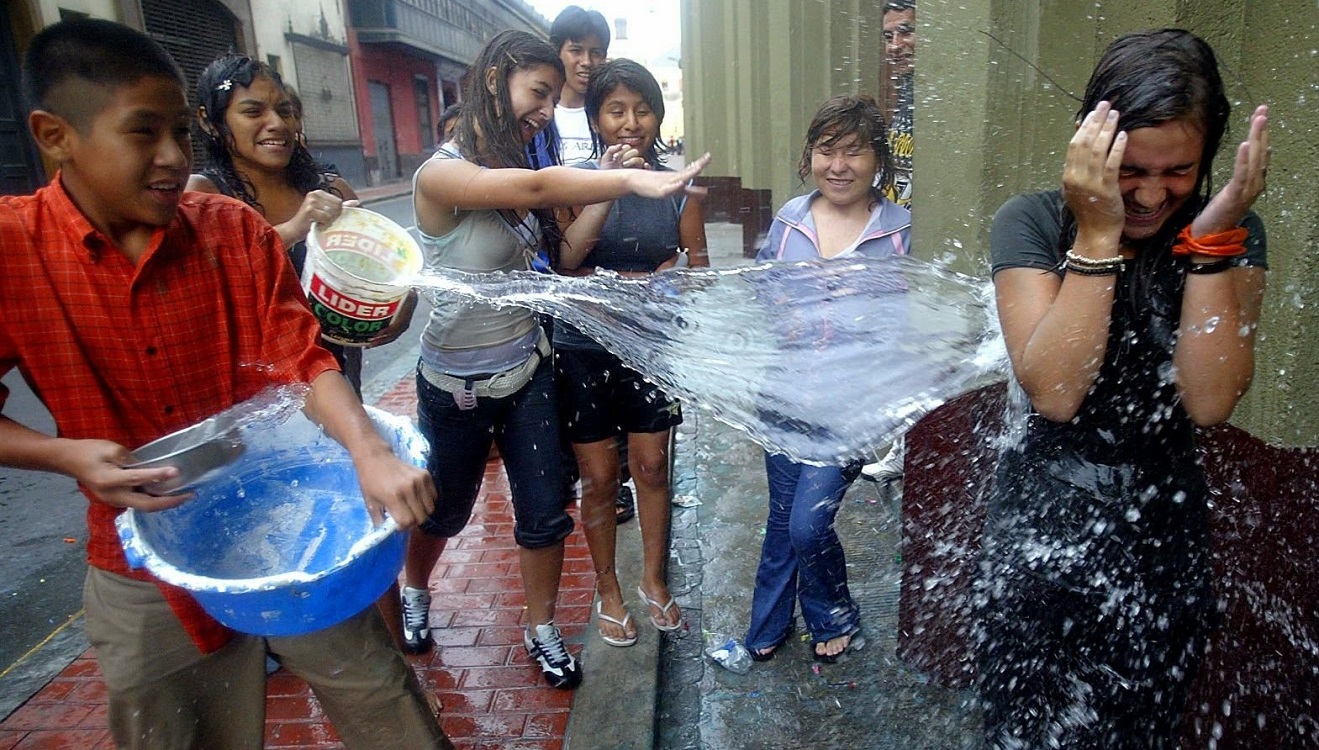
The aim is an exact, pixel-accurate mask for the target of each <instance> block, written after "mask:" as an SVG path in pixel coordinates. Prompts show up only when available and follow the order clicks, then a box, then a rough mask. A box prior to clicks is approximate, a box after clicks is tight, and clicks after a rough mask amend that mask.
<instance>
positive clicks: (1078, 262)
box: [1063, 250, 1126, 276]
mask: <svg viewBox="0 0 1319 750" xmlns="http://www.w3.org/2000/svg"><path fill="white" fill-rule="evenodd" d="M1066 258H1067V259H1066V260H1065V261H1064V262H1063V267H1064V268H1066V269H1067V271H1068V272H1069V273H1077V274H1080V275H1081V276H1112V275H1113V274H1116V273H1120V272H1121V271H1122V270H1123V269H1124V268H1125V267H1126V260H1125V259H1123V258H1122V256H1120V255H1119V256H1114V257H1112V258H1087V257H1085V256H1084V255H1080V254H1078V253H1075V252H1073V251H1071V250H1068V251H1067V256H1066Z"/></svg>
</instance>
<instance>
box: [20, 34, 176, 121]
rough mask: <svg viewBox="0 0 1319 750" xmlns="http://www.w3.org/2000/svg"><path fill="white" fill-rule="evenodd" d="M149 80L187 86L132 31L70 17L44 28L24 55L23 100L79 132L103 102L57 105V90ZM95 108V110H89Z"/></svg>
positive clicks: (158, 50) (165, 56)
mask: <svg viewBox="0 0 1319 750" xmlns="http://www.w3.org/2000/svg"><path fill="white" fill-rule="evenodd" d="M148 76H158V77H161V78H169V79H173V80H175V81H177V82H178V84H179V89H180V90H182V89H185V88H186V86H187V84H186V83H185V81H184V78H183V71H182V70H180V69H179V66H178V64H177V63H175V62H174V58H172V57H170V55H169V53H168V52H166V51H165V48H164V47H162V46H160V44H158V43H157V42H156V41H154V40H153V39H151V38H150V37H148V36H147V35H146V34H143V33H142V32H140V31H137V30H136V29H131V28H129V27H127V26H124V25H123V24H118V23H115V22H113V21H106V20H102V19H99V18H74V19H69V20H67V21H60V22H59V23H56V24H52V25H51V26H47V27H46V28H44V29H42V30H41V31H40V32H39V33H38V34H37V35H36V36H34V37H32V43H31V44H30V45H28V49H27V52H26V54H24V56H23V95H24V97H25V98H26V100H27V104H28V107H29V108H31V109H41V110H45V111H47V112H51V113H52V114H55V115H58V116H60V117H62V118H64V119H65V120H67V121H69V123H70V124H72V125H73V126H74V127H75V128H77V129H79V130H81V129H83V128H84V127H85V126H86V125H88V124H89V123H90V122H91V121H92V119H93V118H94V117H95V115H96V113H97V112H98V111H99V106H100V104H101V103H102V101H103V100H102V99H100V98H97V99H94V100H93V101H90V102H88V101H86V100H85V98H84V101H80V102H73V101H61V99H62V97H60V96H59V95H58V93H59V89H60V87H61V86H63V85H64V84H66V83H68V82H69V81H70V80H71V79H81V80H83V81H87V82H89V83H94V84H96V85H97V86H98V87H101V88H102V89H113V88H116V87H119V86H127V85H130V84H134V83H137V82H138V81H140V80H142V79H143V78H146V77H148ZM93 106H95V107H96V108H95V109H93V108H92V107H93Z"/></svg>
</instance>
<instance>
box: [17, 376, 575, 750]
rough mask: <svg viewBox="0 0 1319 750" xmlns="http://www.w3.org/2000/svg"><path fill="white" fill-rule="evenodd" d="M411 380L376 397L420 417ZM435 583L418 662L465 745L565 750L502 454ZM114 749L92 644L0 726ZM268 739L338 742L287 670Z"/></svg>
mask: <svg viewBox="0 0 1319 750" xmlns="http://www.w3.org/2000/svg"><path fill="white" fill-rule="evenodd" d="M414 388H415V385H414V379H413V378H412V377H411V376H409V377H406V378H404V379H402V380H400V381H399V382H398V384H396V385H395V386H394V388H393V389H391V390H390V391H389V392H388V393H386V394H385V395H384V396H382V397H381V398H380V399H379V400H377V401H376V404H375V405H376V406H378V407H380V408H381V409H384V410H386V411H389V412H393V413H395V414H403V415H407V416H413V415H414V414H415V412H416V393H415V390H414ZM573 514H574V520H577V521H578V529H577V530H576V531H575V532H574V533H573V535H572V536H571V537H569V538H568V541H567V549H566V552H565V558H566V559H565V562H564V574H563V579H562V584H561V589H560V594H559V607H558V612H557V616H556V618H555V619H556V622H557V623H558V624H559V626H560V628H561V629H562V631H563V635H564V639H565V640H566V641H567V642H568V643H569V644H570V645H571V646H572V649H573V651H574V652H575V653H578V654H580V652H581V647H580V644H581V643H582V640H583V632H584V630H585V627H586V625H587V623H588V622H589V621H590V607H591V601H592V597H593V595H594V590H595V574H594V571H593V568H592V566H591V558H590V555H589V553H588V552H587V549H586V541H585V537H584V536H583V535H582V533H581V529H580V519H579V518H577V517H576V515H577V511H576V509H574V510H573ZM431 591H432V592H433V593H434V594H435V596H434V601H433V604H432V610H431V618H432V619H431V626H432V628H436V630H434V631H433V633H434V636H435V641H436V644H437V645H438V648H437V649H435V650H434V651H432V652H431V653H429V654H426V655H424V656H416V657H409V660H410V661H411V662H412V664H413V666H414V667H415V668H416V669H417V672H418V674H419V675H420V676H421V678H422V682H423V684H428V685H430V686H431V687H432V688H433V689H434V690H436V692H437V693H438V694H439V695H440V697H441V699H442V700H443V701H444V712H443V714H441V720H442V723H443V725H444V730H445V731H446V732H448V734H449V736H450V737H451V738H452V739H453V741H454V744H455V745H457V746H458V748H459V750H496V749H501V750H505V749H506V750H558V749H560V748H562V747H563V744H564V733H565V731H566V730H567V727H568V712H569V710H570V709H571V707H572V698H573V693H572V692H568V691H561V690H554V689H551V688H549V687H546V686H545V684H544V682H543V681H542V680H541V676H540V670H539V668H537V666H536V665H535V663H534V662H532V661H531V659H529V658H528V657H527V654H526V651H525V649H523V647H522V627H523V625H524V624H525V618H524V614H523V612H524V597H523V595H522V580H521V578H520V576H519V574H518V564H517V547H516V546H515V545H514V543H513V511H512V505H511V503H510V502H509V497H508V478H507V477H506V476H505V474H504V470H503V465H502V464H500V463H499V461H497V460H495V461H491V462H490V463H489V464H488V465H487V466H486V474H485V483H484V485H483V487H482V490H481V497H480V498H479V499H478V500H477V505H476V510H475V512H474V513H473V515H472V520H471V523H469V524H468V525H467V528H466V529H464V530H463V532H462V534H460V535H459V536H458V537H456V538H455V539H453V540H451V541H450V543H449V546H448V548H447V549H446V550H445V551H444V554H443V556H441V557H440V561H439V564H438V565H436V568H435V572H434V574H433V575H432V577H431ZM586 666H587V669H588V671H589V665H586ZM587 679H590V676H589V674H588V676H587ZM113 747H114V745H113V743H112V742H111V741H110V733H109V730H108V729H107V726H106V693H105V685H104V684H103V682H102V681H101V678H100V672H99V671H98V669H97V667H96V661H95V658H94V655H93V653H92V652H91V650H88V651H87V652H86V653H84V654H83V655H82V657H81V658H79V659H77V660H75V661H74V662H73V663H72V664H70V665H69V666H68V667H67V668H65V669H64V671H62V672H61V673H60V674H59V675H58V676H57V677H56V678H55V679H53V680H51V682H50V683H49V684H47V685H46V686H45V687H44V688H42V690H41V691H40V692H38V693H37V694H36V695H34V696H33V697H32V698H31V699H30V700H29V701H28V702H27V703H26V704H24V705H23V706H22V707H20V708H19V709H17V710H16V711H14V713H13V714H11V715H10V716H9V717H8V718H7V719H6V720H5V721H4V722H3V723H0V750H33V749H35V748H61V749H71V750H77V749H81V748H94V749H97V750H99V749H100V748H113ZM266 747H268V748H272V749H273V748H304V749H306V748H314V749H320V748H337V747H341V745H340V743H339V742H338V738H337V735H336V734H335V732H334V729H333V727H331V726H330V724H329V721H328V720H327V719H326V718H325V716H324V714H323V713H322V711H321V707H320V704H319V703H318V702H317V701H316V699H315V697H314V696H312V694H311V691H310V689H309V688H308V687H307V685H306V683H304V682H303V681H302V680H300V679H298V678H297V677H294V676H293V675H291V674H289V673H288V672H284V671H282V670H281V671H279V672H277V673H275V674H274V675H272V676H271V678H270V682H269V687H268V692H267V698H266Z"/></svg>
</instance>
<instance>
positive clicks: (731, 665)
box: [705, 631, 751, 674]
mask: <svg viewBox="0 0 1319 750" xmlns="http://www.w3.org/2000/svg"><path fill="white" fill-rule="evenodd" d="M705 655H706V656H708V657H710V658H711V659H714V660H715V663H717V664H718V665H719V666H721V667H723V668H724V669H727V670H728V671H730V672H733V673H734V674H746V673H747V672H750V671H751V654H750V653H748V652H747V650H746V647H745V646H743V645H742V644H741V643H738V642H737V639H736V638H734V637H732V636H731V635H725V634H723V633H711V632H708V631H707V632H706V633H705Z"/></svg>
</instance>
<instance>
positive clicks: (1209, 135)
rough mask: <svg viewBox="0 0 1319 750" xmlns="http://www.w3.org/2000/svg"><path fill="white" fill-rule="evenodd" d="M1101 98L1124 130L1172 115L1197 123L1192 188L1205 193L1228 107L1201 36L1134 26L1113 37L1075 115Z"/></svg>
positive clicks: (1079, 115)
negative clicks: (1198, 145) (1199, 137)
mask: <svg viewBox="0 0 1319 750" xmlns="http://www.w3.org/2000/svg"><path fill="white" fill-rule="evenodd" d="M1101 101H1107V102H1109V103H1110V104H1112V105H1113V109H1115V110H1117V111H1118V113H1119V117H1118V128H1119V130H1124V131H1127V132H1130V131H1132V130H1136V129H1137V128H1149V127H1155V126H1158V125H1162V124H1163V123H1165V122H1171V121H1173V120H1188V121H1190V122H1191V123H1192V124H1193V125H1194V126H1195V127H1197V128H1199V129H1200V132H1201V133H1202V134H1203V135H1204V151H1203V152H1202V153H1201V155H1200V174H1199V175H1198V176H1197V179H1196V191H1197V192H1202V194H1203V196H1204V197H1205V198H1206V199H1207V198H1208V197H1209V193H1210V191H1211V190H1212V185H1211V184H1210V175H1211V171H1212V168H1213V162H1214V155H1215V154H1217V153H1218V146H1219V144H1220V143H1222V140H1223V134H1224V132H1226V130H1227V121H1228V117H1229V115H1230V114H1231V111H1232V107H1231V105H1230V104H1228V101H1227V95H1226V94H1225V93H1224V90H1223V79H1222V77H1221V76H1220V75H1219V73H1218V60H1217V58H1216V57H1215V56H1214V50H1213V49H1212V48H1210V46H1209V45H1208V44H1207V43H1206V42H1205V41H1204V40H1203V39H1201V38H1200V37H1198V36H1196V35H1195V34H1192V33H1191V32H1189V31H1183V30H1182V29H1157V30H1154V31H1139V32H1136V33H1133V34H1126V35H1124V36H1120V37H1118V38H1117V39H1116V40H1114V41H1113V43H1112V44H1110V45H1109V46H1108V49H1106V50H1105V51H1104V54H1103V55H1102V56H1101V57H1100V58H1099V62H1098V63H1097V64H1096V65H1095V70H1094V73H1092V74H1091V76H1090V82H1089V83H1088V84H1086V87H1085V96H1084V97H1083V98H1082V100H1081V109H1080V111H1079V112H1078V113H1077V119H1078V120H1080V119H1081V118H1083V117H1085V116H1086V114H1088V113H1090V112H1091V111H1093V110H1094V108H1095V107H1096V106H1098V104H1099V102H1101ZM1189 203H1194V201H1190V202H1188V204H1189ZM1195 208H1196V209H1197V210H1198V208H1199V207H1198V206H1196V207H1195Z"/></svg>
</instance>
